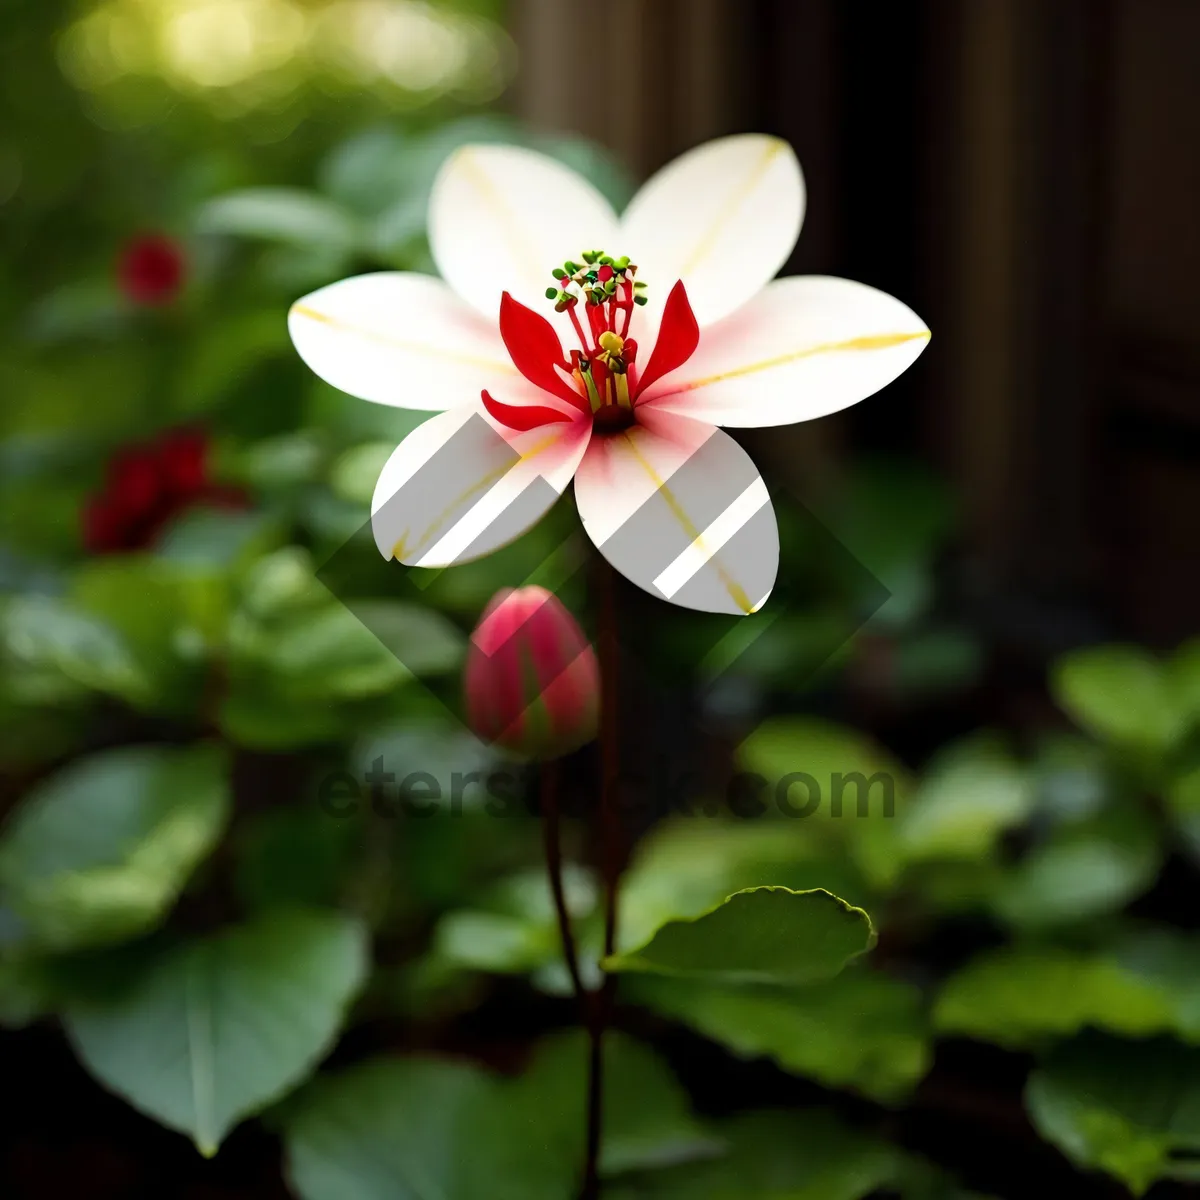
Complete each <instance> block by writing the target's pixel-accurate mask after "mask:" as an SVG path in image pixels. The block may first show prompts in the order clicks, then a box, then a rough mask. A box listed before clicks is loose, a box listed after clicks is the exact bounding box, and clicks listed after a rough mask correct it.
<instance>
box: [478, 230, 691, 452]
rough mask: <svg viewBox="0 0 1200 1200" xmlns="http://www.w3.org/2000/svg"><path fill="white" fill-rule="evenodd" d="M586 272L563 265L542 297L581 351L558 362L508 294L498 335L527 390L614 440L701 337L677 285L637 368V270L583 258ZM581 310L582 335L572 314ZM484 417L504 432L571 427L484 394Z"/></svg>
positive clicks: (542, 408) (641, 300)
mask: <svg viewBox="0 0 1200 1200" xmlns="http://www.w3.org/2000/svg"><path fill="white" fill-rule="evenodd" d="M583 259H584V264H583V265H582V266H581V265H580V264H578V263H576V262H573V261H571V260H568V261H567V262H566V263H564V264H563V266H562V267H556V268H555V269H554V278H555V279H556V280H557V281H558V286H557V287H552V288H548V289H547V290H546V297H547V299H551V300H554V302H555V303H554V309H555V312H559V313H561V312H565V313H567V314H568V316H569V317H570V318H571V324H572V325H573V326H574V329H575V334H576V336H577V338H578V340H579V349H577V350H571V352H570V355H569V357H565V358H564V356H563V349H562V343H561V342H560V341H559V338H558V334H557V332H556V331H555V329H554V326H553V325H551V324H550V322H549V321H547V320H546V318H545V317H542V316H540V315H539V314H537V313H535V312H534V311H533V310H532V309H530V308H526V307H525V305H523V304H520V303H518V302H517V301H516V300H514V299H513V298H512V297H511V296H510V295H509V294H508V293H507V292H505V293H504V296H503V298H502V299H501V301H500V335H501V337H503V339H504V344H505V346H506V347H507V348H508V352H509V354H510V355H511V356H512V360H513V363H514V365H515V366H516V368H517V370H518V371H520V372H521V374H522V375H524V376H525V378H526V379H528V380H529V381H530V383H532V384H534V385H535V386H536V387H539V388H541V389H542V391H545V392H549V393H550V394H551V395H552V396H556V397H558V398H559V399H561V400H565V401H566V402H567V403H568V404H570V405H571V406H572V408H574V409H577V410H578V411H579V412H582V413H590V414H591V417H592V428H593V430H594V431H595V432H596V433H598V434H611V433H617V432H619V431H621V430H622V429H627V428H628V427H629V426H630V425H632V424H634V423H635V422H636V420H637V406H638V401H639V397H641V396H642V395H644V393H645V392H646V390H647V389H648V388H649V387H650V386H651V384H653V383H655V382H657V381H658V380H659V379H661V378H662V377H663V376H664V375H666V374H667V373H668V372H670V371H674V370H675V369H676V368H677V367H680V366H682V365H683V364H684V363H685V362H687V360H688V359H689V358H691V356H692V355H693V354H694V353H695V350H696V347H697V345H698V344H699V341H700V329H699V326H698V325H697V324H696V317H695V315H694V314H693V312H692V307H691V305H690V304H689V303H688V298H687V292H686V290H685V289H684V286H683V282H682V280H681V281H679V282H678V283H676V284H675V286H674V287H673V288H672V289H671V293H670V295H669V296H668V297H667V300H666V304H665V305H664V306H663V313H662V321H661V323H660V326H659V331H658V340H657V342H656V343H655V345H654V351H653V353H652V354H651V355H650V359H649V361H648V362H647V363H646V365H645V367H644V368H639V366H638V362H637V355H638V344H637V342H636V341H635V340H634V339H633V338H631V337H630V336H629V326H630V321H631V319H632V316H633V310H634V308H635V307H638V306H640V305H643V304H645V303H646V297H645V296H644V295H643V294H642V288H643V285H642V283H641V282H640V281H638V280H635V278H634V276H635V275H636V273H637V267H636V266H634V265H633V264H632V263H631V262H630V261H629V259H628V258H617V259H614V258H612V257H610V256H609V255H607V254H603V253H602V252H600V251H588V252H586V253H585V254H584V255H583ZM581 304H582V305H583V310H584V314H585V315H586V317H587V328H586V329H585V328H584V324H583V322H582V321H581V320H580V319H579V313H578V312H577V311H576V310H577V309H578V308H579V306H580V305H581ZM483 403H484V406H485V407H486V408H487V410H488V412H489V413H490V414H491V415H492V416H493V417H494V418H495V419H496V420H497V421H499V422H500V423H501V424H503V425H507V426H508V427H509V428H510V429H517V430H525V429H534V428H536V427H538V426H539V425H547V424H551V423H554V422H560V421H570V420H571V419H572V418H571V416H570V415H569V414H568V413H564V412H562V411H561V410H560V409H558V408H554V407H552V406H550V405H512V404H502V403H500V402H498V401H497V400H495V399H493V397H492V396H491V395H489V394H488V392H486V391H485V392H484V393H483Z"/></svg>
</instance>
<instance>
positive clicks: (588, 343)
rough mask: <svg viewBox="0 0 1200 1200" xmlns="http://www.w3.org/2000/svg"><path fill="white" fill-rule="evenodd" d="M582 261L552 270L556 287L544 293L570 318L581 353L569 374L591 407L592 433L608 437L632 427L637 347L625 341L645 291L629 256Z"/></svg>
mask: <svg viewBox="0 0 1200 1200" xmlns="http://www.w3.org/2000/svg"><path fill="white" fill-rule="evenodd" d="M581 257H582V258H583V262H582V263H578V262H575V261H574V260H573V259H568V260H567V261H566V262H564V263H563V265H562V266H561V267H555V268H554V270H553V271H552V272H551V274H552V275H553V276H554V279H555V280H556V283H557V286H556V287H551V288H547V289H546V298H547V299H548V300H553V301H554V311H555V312H559V313H561V312H565V313H567V315H568V316H569V317H570V318H571V324H572V325H573V326H574V327H575V333H576V335H577V337H578V338H579V349H578V350H572V351H571V374H572V376H573V377H574V379H575V384H576V386H577V387H578V388H579V391H580V394H581V395H583V396H586V397H587V401H588V404H589V405H590V406H591V410H592V421H593V425H594V427H595V428H596V429H597V430H598V431H600V432H604V433H611V432H616V431H617V430H620V429H625V428H627V427H628V426H629V425H631V424H632V423H633V399H632V396H633V392H632V391H631V387H632V386H634V385H636V370H637V368H636V362H637V342H635V341H634V340H633V338H631V337H630V336H629V322H630V320H631V318H632V317H633V310H634V307H635V306H636V305H641V304H645V303H646V297H645V294H644V290H645V286H646V285H645V284H644V283H642V282H641V281H640V280H637V279H635V278H634V276H635V275H636V274H637V267H636V266H635V265H634V264H633V263H631V262H630V261H629V258H628V256H626V257H623V258H613V257H612V255H609V254H605V253H604V251H603V250H585V251H584V253H583V254H582V256H581ZM580 305H582V306H583V312H584V315H585V316H586V318H587V326H586V328H585V326H584V323H583V321H581V320H580V318H579V312H578V311H577V310H578V309H579V307H580ZM631 375H633V378H631Z"/></svg>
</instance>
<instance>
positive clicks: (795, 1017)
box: [628, 969, 931, 1103]
mask: <svg viewBox="0 0 1200 1200" xmlns="http://www.w3.org/2000/svg"><path fill="white" fill-rule="evenodd" d="M628 994H629V997H630V998H631V999H633V1000H635V1001H636V1002H637V1003H640V1004H645V1005H646V1006H648V1007H649V1008H652V1009H653V1010H654V1011H655V1012H658V1013H661V1014H662V1015H664V1016H668V1017H674V1018H676V1019H677V1020H680V1021H683V1022H684V1023H685V1024H687V1025H689V1026H690V1027H691V1028H692V1029H694V1030H696V1031H697V1032H698V1033H701V1034H703V1035H704V1036H705V1037H707V1038H711V1039H712V1040H713V1041H715V1042H719V1043H720V1044H721V1045H723V1046H726V1047H727V1048H728V1049H730V1050H732V1051H733V1052H734V1053H735V1054H737V1055H739V1056H740V1057H742V1058H758V1057H767V1058H770V1059H771V1060H772V1061H774V1062H775V1063H777V1064H778V1065H779V1066H780V1067H782V1068H783V1069H784V1070H785V1071H791V1072H793V1073H794V1074H797V1075H804V1076H807V1077H809V1078H811V1079H815V1080H817V1081H818V1082H819V1083H822V1084H824V1085H826V1086H827V1087H835V1088H850V1089H852V1090H853V1091H857V1092H862V1093H863V1094H864V1095H867V1096H870V1097H871V1098H872V1099H875V1100H879V1101H881V1102H884V1103H893V1102H896V1101H898V1100H900V1099H902V1098H903V1097H904V1096H905V1094H906V1093H907V1092H908V1091H909V1090H910V1089H911V1088H912V1087H913V1086H914V1085H915V1084H916V1083H917V1081H918V1080H919V1079H920V1078H921V1077H922V1076H923V1075H924V1074H925V1072H926V1071H927V1070H928V1068H929V1062H930V1057H931V1055H930V1046H929V1033H928V1028H927V1021H926V1018H925V1015H924V1012H923V1005H922V1001H921V993H920V992H919V990H918V989H917V988H915V987H913V986H912V985H910V984H907V983H903V982H901V981H900V980H896V979H890V978H889V977H888V976H886V975H882V974H879V973H877V972H873V971H861V970H854V969H851V970H848V971H845V972H844V973H843V974H841V975H839V976H838V977H837V978H836V979H832V980H830V981H829V982H827V983H818V984H813V985H811V986H809V987H805V988H802V989H799V990H794V991H791V990H789V991H787V992H780V991H779V990H777V989H772V990H763V991H750V990H746V989H733V988H723V987H715V986H705V985H703V984H697V983H694V982H691V981H689V982H688V983H686V984H684V983H680V982H679V981H677V980H672V979H649V978H647V979H643V980H637V981H635V983H634V986H633V988H632V989H630V992H629V993H628Z"/></svg>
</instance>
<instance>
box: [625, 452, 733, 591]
mask: <svg viewBox="0 0 1200 1200" xmlns="http://www.w3.org/2000/svg"><path fill="white" fill-rule="evenodd" d="M621 436H622V437H623V438H624V439H625V444H626V445H627V446H628V447H629V450H630V452H631V453H632V454H633V457H634V458H635V459H636V460H637V462H638V464H639V465H640V466H641V468H642V470H643V471H645V472H646V474H647V475H648V476H649V477H650V480H651V482H653V484H654V486H655V487H656V488H657V489H658V494H659V495H660V496H661V497H662V498H663V500H664V502H665V503H666V505H667V507H668V508H669V509H670V510H671V512H672V514H673V515H674V517H675V519H676V520H677V521H678V522H679V523H680V525H682V526H683V531H684V533H686V534H687V535H688V537H690V538H691V539H692V545H694V546H695V547H696V549H697V550H699V551H700V552H701V553H702V554H703V555H704V558H705V561H706V562H708V563H711V564H712V568H713V570H714V571H716V573H717V575H718V577H719V578H720V580H721V582H722V583H723V584H724V585H725V590H726V591H727V592H728V593H729V598H730V599H731V600H732V601H733V602H734V604H736V605H737V606H738V608H740V609H741V610H742V612H744V613H746V614H747V615H749V614H750V613H752V612H753V611H754V605H753V604H751V603H750V597H749V596H747V595H746V589H745V588H743V587H742V585H741V584H740V583H738V582H737V580H736V579H734V578H733V576H732V575H730V574H729V572H728V571H727V570H726V569H725V566H724V565H723V564H722V562H721V560H720V559H719V558H718V557H717V555H716V554H710V553H709V551H708V547H707V546H705V544H704V535H703V534H702V533H701V531H700V530H699V529H697V528H696V524H695V522H694V521H693V520H692V518H691V517H689V516H688V515H687V512H686V510H685V509H684V507H683V505H682V504H680V502H679V497H678V496H676V495H675V493H674V492H672V491H671V489H670V488H669V487H668V486H667V481H666V480H665V479H663V477H662V476H661V475H660V474H659V473H658V471H657V470H655V467H654V464H653V463H652V462H651V461H650V460H649V459H648V458H646V456H645V455H644V454H643V453H642V452H641V451H640V450H639V449H638V448H637V445H636V443H635V442H634V440H633V438H631V437H630V436H629V431H628V430H623V431H622V433H621ZM718 436H719V435H718Z"/></svg>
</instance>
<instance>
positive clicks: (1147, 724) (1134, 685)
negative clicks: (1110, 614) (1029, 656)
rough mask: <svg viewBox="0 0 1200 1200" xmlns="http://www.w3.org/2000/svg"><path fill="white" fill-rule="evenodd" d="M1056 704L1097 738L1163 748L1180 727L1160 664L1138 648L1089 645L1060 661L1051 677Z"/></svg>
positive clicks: (1174, 700) (1180, 717)
mask: <svg viewBox="0 0 1200 1200" xmlns="http://www.w3.org/2000/svg"><path fill="white" fill-rule="evenodd" d="M1051 689H1052V691H1053V693H1054V697H1055V699H1056V700H1057V701H1058V703H1059V705H1060V706H1061V707H1062V708H1063V709H1064V711H1066V712H1067V713H1068V714H1069V715H1070V716H1071V717H1073V718H1074V719H1075V720H1076V721H1077V722H1078V723H1079V724H1080V725H1081V726H1082V727H1083V728H1084V729H1086V730H1087V731H1088V732H1089V733H1091V734H1092V735H1093V736H1094V737H1097V738H1099V739H1100V740H1101V741H1105V742H1114V743H1117V744H1118V745H1125V746H1129V747H1132V748H1134V749H1140V750H1145V751H1151V752H1158V751H1162V750H1165V749H1166V748H1167V747H1168V746H1170V745H1171V744H1172V743H1173V742H1175V741H1176V740H1177V738H1178V737H1179V736H1180V734H1181V733H1182V732H1183V730H1184V728H1185V721H1184V714H1183V711H1182V705H1181V704H1180V700H1179V696H1178V695H1177V694H1176V689H1175V688H1174V687H1173V686H1172V682H1171V680H1170V679H1169V678H1168V676H1167V673H1166V672H1165V671H1164V669H1163V666H1162V664H1161V663H1160V662H1159V661H1158V660H1157V659H1156V658H1154V657H1153V656H1152V655H1151V654H1150V653H1148V652H1147V651H1145V650H1143V649H1141V648H1140V647H1138V646H1119V645H1115V646H1094V647H1091V648H1089V649H1087V650H1078V651H1075V652H1074V653H1073V654H1069V655H1067V656H1066V657H1065V658H1063V659H1061V660H1060V661H1059V663H1058V665H1057V667H1056V669H1055V671H1054V674H1053V675H1052V677H1051Z"/></svg>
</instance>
